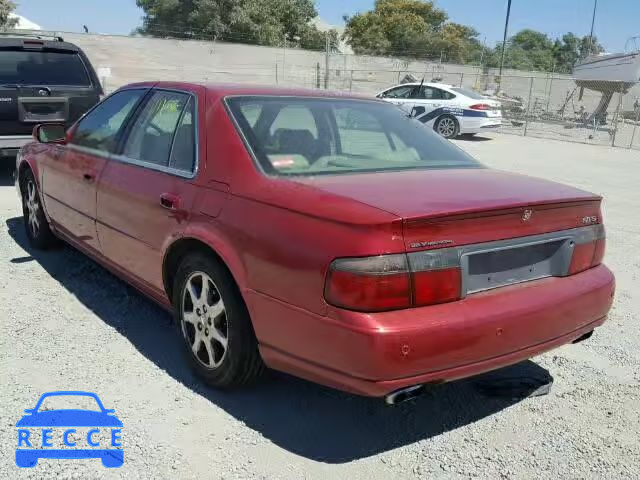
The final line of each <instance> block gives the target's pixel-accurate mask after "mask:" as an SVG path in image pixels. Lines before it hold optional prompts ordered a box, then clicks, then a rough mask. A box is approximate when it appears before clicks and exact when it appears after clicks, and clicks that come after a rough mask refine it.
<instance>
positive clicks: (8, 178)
mask: <svg viewBox="0 0 640 480" xmlns="http://www.w3.org/2000/svg"><path fill="white" fill-rule="evenodd" d="M2 162H11V163H10V164H9V165H7V164H3V163H2ZM14 163H15V160H13V159H10V160H7V159H6V158H4V157H0V187H8V186H10V185H13V170H14V166H13V164H14Z"/></svg>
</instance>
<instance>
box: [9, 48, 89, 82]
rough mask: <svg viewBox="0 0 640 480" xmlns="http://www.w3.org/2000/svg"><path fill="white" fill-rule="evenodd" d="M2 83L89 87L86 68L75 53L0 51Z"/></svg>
mask: <svg viewBox="0 0 640 480" xmlns="http://www.w3.org/2000/svg"><path fill="white" fill-rule="evenodd" d="M0 83H5V84H6V83H9V84H12V83H15V84H19V85H74V86H89V85H91V82H90V80H89V75H88V74H87V69H86V67H85V65H84V63H83V62H82V59H81V58H80V55H78V54H77V53H75V52H56V51H35V52H34V51H28V50H10V49H0Z"/></svg>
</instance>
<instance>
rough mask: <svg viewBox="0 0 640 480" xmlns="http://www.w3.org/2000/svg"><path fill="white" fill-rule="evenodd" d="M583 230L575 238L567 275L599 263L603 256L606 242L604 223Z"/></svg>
mask: <svg viewBox="0 0 640 480" xmlns="http://www.w3.org/2000/svg"><path fill="white" fill-rule="evenodd" d="M583 232H584V233H583V234H582V235H580V237H578V238H576V239H575V245H574V248H573V254H572V256H571V265H570V266H569V272H568V273H569V275H573V274H574V273H580V272H584V271H585V270H587V269H589V268H592V267H595V266H597V265H600V264H601V263H602V258H603V257H604V247H605V243H606V240H605V236H606V235H605V230H604V225H594V226H592V227H589V228H585V229H584V230H583Z"/></svg>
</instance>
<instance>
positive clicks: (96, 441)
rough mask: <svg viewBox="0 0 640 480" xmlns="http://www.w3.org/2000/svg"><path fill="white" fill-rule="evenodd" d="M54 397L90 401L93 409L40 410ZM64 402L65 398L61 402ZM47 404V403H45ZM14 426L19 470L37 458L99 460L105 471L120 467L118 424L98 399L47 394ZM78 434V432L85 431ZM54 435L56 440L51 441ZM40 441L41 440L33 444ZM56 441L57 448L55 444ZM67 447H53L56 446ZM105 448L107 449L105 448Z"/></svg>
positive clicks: (80, 394)
mask: <svg viewBox="0 0 640 480" xmlns="http://www.w3.org/2000/svg"><path fill="white" fill-rule="evenodd" d="M54 397H76V398H78V397H81V399H82V400H90V399H93V400H95V402H96V403H97V406H98V409H97V410H85V409H48V410H47V409H44V408H41V407H42V404H43V402H44V401H45V400H47V399H52V398H54ZM63 400H66V399H63ZM49 401H50V400H49ZM25 413H26V415H25V416H24V417H22V418H21V419H20V420H19V421H18V423H16V427H18V447H17V448H16V465H18V467H21V468H32V467H35V466H36V464H37V463H38V459H40V458H56V459H74V458H75V459H77V458H99V459H100V460H102V465H104V466H105V467H107V468H117V467H121V466H122V464H123V462H124V454H123V451H122V440H121V434H122V433H121V432H122V430H121V429H122V422H121V421H120V420H119V419H118V417H116V416H115V415H114V410H110V409H106V408H104V405H103V404H102V402H101V401H100V398H98V396H97V395H96V394H95V393H91V392H48V393H45V394H43V395H42V396H41V397H40V399H39V400H38V403H36V406H35V407H34V408H33V409H27V410H25ZM87 427H90V428H89V429H88V430H87V432H86V435H85V434H84V433H83V434H81V435H79V433H78V429H80V430H86V429H87ZM54 429H55V433H58V434H61V435H58V437H59V438H54ZM37 438H40V439H41V441H37ZM56 440H58V443H59V445H56V443H55V442H56ZM58 446H59V447H63V446H64V447H69V448H56V447H58ZM105 447H109V448H105Z"/></svg>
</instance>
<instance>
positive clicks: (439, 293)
mask: <svg viewBox="0 0 640 480" xmlns="http://www.w3.org/2000/svg"><path fill="white" fill-rule="evenodd" d="M408 257H409V268H410V270H411V275H412V277H413V289H414V297H413V298H414V305H416V306H424V305H433V304H436V303H445V302H452V301H454V300H458V299H459V298H460V291H461V282H462V274H461V271H460V252H459V250H458V249H457V248H444V249H442V250H431V251H426V252H416V253H410V254H409V255H408Z"/></svg>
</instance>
